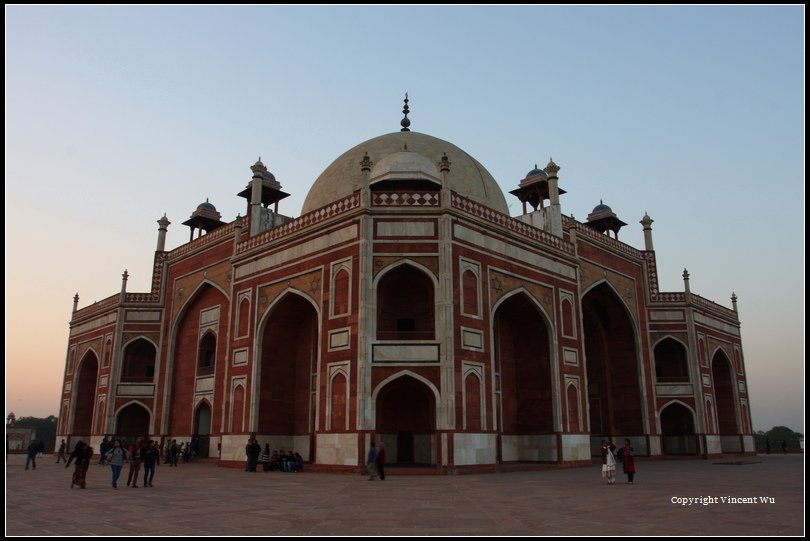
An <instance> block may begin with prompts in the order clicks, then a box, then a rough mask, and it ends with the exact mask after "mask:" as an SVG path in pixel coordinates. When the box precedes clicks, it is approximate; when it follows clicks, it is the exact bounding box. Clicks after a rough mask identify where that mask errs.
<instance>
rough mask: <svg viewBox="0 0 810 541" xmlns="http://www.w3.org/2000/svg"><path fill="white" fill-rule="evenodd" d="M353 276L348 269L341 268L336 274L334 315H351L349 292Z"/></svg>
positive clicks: (333, 291)
mask: <svg viewBox="0 0 810 541" xmlns="http://www.w3.org/2000/svg"><path fill="white" fill-rule="evenodd" d="M350 280H351V275H350V274H349V269H348V267H343V266H342V267H341V268H339V269H338V270H337V272H335V279H334V282H333V284H334V286H333V287H334V289H333V290H332V315H333V316H340V315H345V314H348V313H349V306H350V301H349V292H350V290H351V287H350Z"/></svg>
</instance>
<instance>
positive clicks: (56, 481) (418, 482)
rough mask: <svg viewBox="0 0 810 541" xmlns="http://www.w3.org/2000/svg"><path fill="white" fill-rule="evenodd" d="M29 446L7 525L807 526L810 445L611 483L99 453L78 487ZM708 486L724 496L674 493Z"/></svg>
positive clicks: (562, 529)
mask: <svg viewBox="0 0 810 541" xmlns="http://www.w3.org/2000/svg"><path fill="white" fill-rule="evenodd" d="M24 460H25V458H24V457H23V456H19V455H17V456H11V457H9V458H8V460H7V468H6V534H7V535H151V536H160V535H193V536H197V535H573V534H583V535H605V536H616V535H647V534H653V535H656V534H658V535H803V534H804V487H803V479H804V457H803V455H769V456H758V457H745V458H725V459H719V460H699V459H695V460H649V461H648V460H643V459H641V460H638V459H637V467H638V474H637V476H636V484H634V485H626V484H623V483H624V475H621V474H620V475H619V477H618V478H619V484H616V485H613V486H608V485H606V484H603V483H602V480H601V478H600V473H599V472H600V467H599V466H597V465H594V466H592V467H587V468H575V469H562V470H546V471H533V472H514V473H502V474H476V475H459V476H438V475H436V476H416V475H389V476H388V477H387V479H386V480H385V481H374V482H369V481H367V480H366V479H365V478H364V477H361V476H359V475H338V474H325V473H306V472H305V473H279V472H271V473H263V472H257V473H246V472H244V471H242V470H239V469H232V468H219V467H217V466H216V465H214V464H211V463H208V464H181V465H180V467H179V468H169V467H167V466H165V465H161V466H159V467H158V470H157V474H156V475H155V486H154V488H143V487H141V486H140V482H139V488H137V489H132V488H128V487H126V486H124V485H125V483H126V473H127V469H128V466H125V467H124V471H123V473H122V481H121V482H120V483H119V487H120V488H119V489H118V490H113V489H112V488H111V486H110V468H109V467H107V466H97V465H93V466H91V468H90V471H89V472H88V474H87V484H88V487H87V489H86V490H80V489H78V488H74V489H70V488H69V487H70V478H71V473H72V470H73V466H71V467H70V469H65V468H64V466H63V465H62V464H60V465H58V466H57V465H56V464H54V462H53V460H54V459H53V458H52V457H47V458H45V459H42V460H40V461H38V467H37V469H36V470H35V471H31V470H29V471H25V470H24V469H23V464H24ZM734 461H738V462H741V463H739V464H731V462H734ZM718 463H725V464H718ZM701 496H704V497H705V496H711V497H713V498H714V497H716V498H717V503H712V504H710V505H700V504H693V505H691V506H683V505H679V504H675V503H672V498H674V497H675V498H689V497H692V498H696V497H701ZM723 497H726V498H728V497H733V498H753V499H754V501H756V502H757V503H723V502H722V501H721V498H723ZM761 497H762V498H765V499H767V501H768V502H770V499H771V498H773V502H774V503H763V502H762V501H761V500H760V498H761ZM704 501H706V500H704ZM746 501H750V500H746ZM727 502H728V500H727Z"/></svg>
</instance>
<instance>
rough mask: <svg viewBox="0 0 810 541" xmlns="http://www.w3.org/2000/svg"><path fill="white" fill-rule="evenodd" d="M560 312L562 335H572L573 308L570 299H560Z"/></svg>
mask: <svg viewBox="0 0 810 541" xmlns="http://www.w3.org/2000/svg"><path fill="white" fill-rule="evenodd" d="M560 306H561V312H562V331H563V335H564V336H574V309H573V307H572V306H571V300H570V299H568V298H564V299H562V300H561V301H560Z"/></svg>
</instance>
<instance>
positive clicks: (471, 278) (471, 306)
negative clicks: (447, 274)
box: [461, 269, 480, 316]
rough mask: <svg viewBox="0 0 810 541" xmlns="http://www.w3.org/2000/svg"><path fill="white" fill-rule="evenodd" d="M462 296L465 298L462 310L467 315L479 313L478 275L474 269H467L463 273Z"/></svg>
mask: <svg viewBox="0 0 810 541" xmlns="http://www.w3.org/2000/svg"><path fill="white" fill-rule="evenodd" d="M461 288H462V292H461V297H462V299H463V304H462V307H461V308H462V310H461V311H462V312H463V313H464V314H467V315H471V316H477V315H479V313H480V312H479V309H478V276H477V275H476V274H475V272H473V270H472V269H466V270H465V271H464V272H463V273H462V274H461Z"/></svg>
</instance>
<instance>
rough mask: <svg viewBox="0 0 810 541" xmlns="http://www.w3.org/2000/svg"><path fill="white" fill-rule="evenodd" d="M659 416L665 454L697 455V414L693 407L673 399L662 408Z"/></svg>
mask: <svg viewBox="0 0 810 541" xmlns="http://www.w3.org/2000/svg"><path fill="white" fill-rule="evenodd" d="M659 416H660V419H661V435H662V437H663V443H664V454H667V455H696V454H697V453H698V445H697V440H696V439H695V414H694V412H693V411H692V409H691V408H690V407H689V406H687V405H686V404H684V403H683V402H680V401H678V400H673V401H671V402H669V403H668V404H667V405H666V406H664V407H663V408H661V412H660V414H659Z"/></svg>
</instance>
